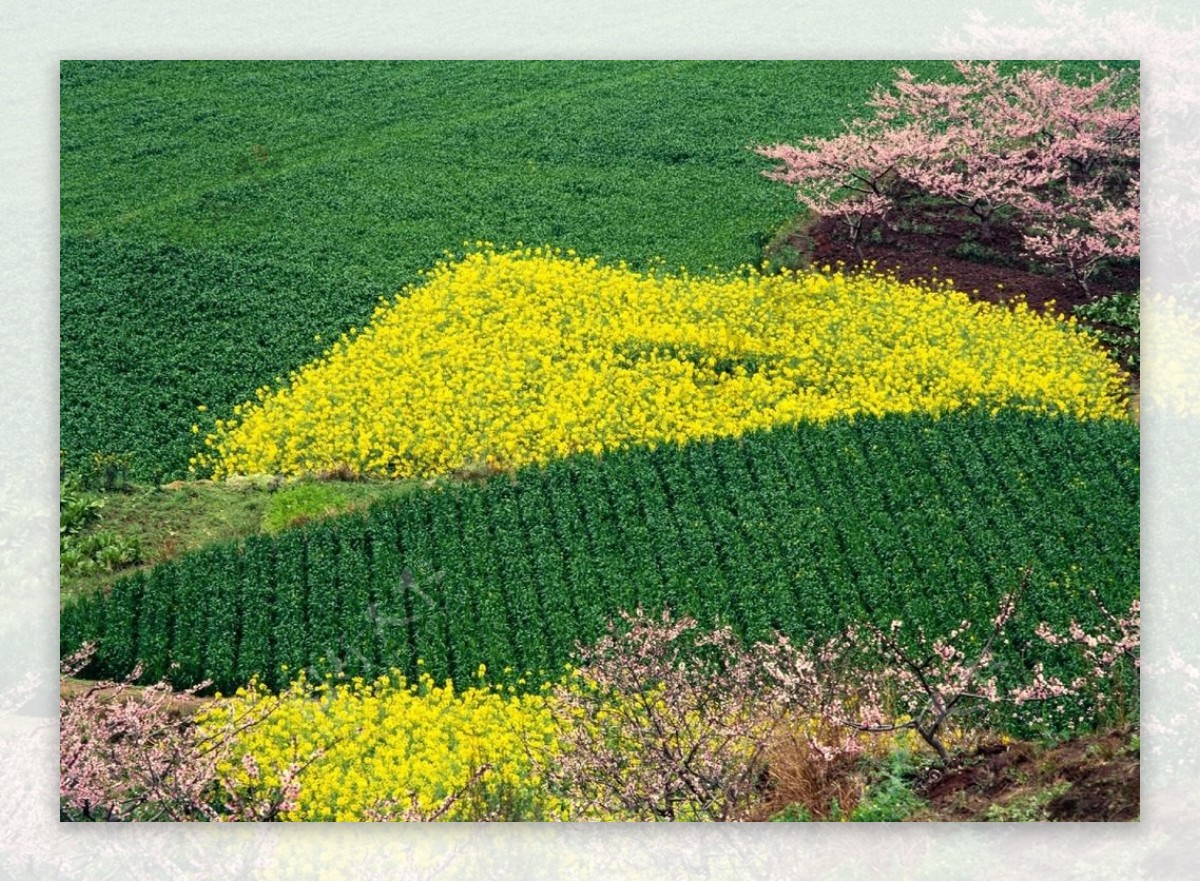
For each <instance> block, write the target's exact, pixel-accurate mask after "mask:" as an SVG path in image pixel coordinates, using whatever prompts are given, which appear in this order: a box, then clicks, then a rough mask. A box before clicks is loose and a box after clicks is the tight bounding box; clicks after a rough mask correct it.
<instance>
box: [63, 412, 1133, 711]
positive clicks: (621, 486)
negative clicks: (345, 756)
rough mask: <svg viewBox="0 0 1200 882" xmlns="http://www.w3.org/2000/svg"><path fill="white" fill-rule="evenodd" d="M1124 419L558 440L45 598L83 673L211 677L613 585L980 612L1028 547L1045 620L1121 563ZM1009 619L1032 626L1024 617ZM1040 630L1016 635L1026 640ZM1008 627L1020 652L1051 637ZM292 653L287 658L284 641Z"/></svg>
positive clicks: (563, 621) (586, 604) (484, 639)
mask: <svg viewBox="0 0 1200 882" xmlns="http://www.w3.org/2000/svg"><path fill="white" fill-rule="evenodd" d="M1138 486H1139V481H1138V435H1137V429H1136V426H1133V425H1131V424H1129V423H1126V422H1124V421H1120V422H1116V421H1092V422H1080V421H1075V420H1071V419H1067V418H1059V419H1045V418H1040V417H1035V416H1033V415H1030V414H1023V413H1020V412H1007V413H1000V414H996V415H992V414H989V413H987V412H966V413H954V414H948V415H944V416H942V417H940V418H932V417H918V416H907V417H895V416H893V417H884V418H869V419H868V418H862V419H858V420H855V421H846V420H843V421H838V422H834V423H831V424H828V425H824V426H815V425H799V426H796V427H789V428H782V429H777V430H774V431H769V432H760V433H754V434H750V435H747V436H744V437H742V438H739V439H721V440H717V441H713V442H698V443H692V444H687V445H665V446H661V447H659V448H657V449H655V450H648V449H631V450H627V451H621V452H619V453H616V454H611V455H606V456H603V457H591V456H586V455H585V456H578V457H574V458H571V459H568V460H564V461H560V462H556V463H552V464H550V465H549V466H547V467H544V468H540V467H534V468H528V469H524V470H520V471H517V472H515V473H501V474H499V475H494V476H493V477H492V478H491V479H490V480H488V481H486V482H485V483H484V485H483V486H476V485H463V484H451V483H448V482H446V483H443V484H441V485H438V486H435V487H433V488H431V489H429V490H426V491H423V492H416V493H412V494H410V495H408V496H405V497H402V498H400V499H398V500H395V501H387V502H383V503H380V504H377V505H375V506H373V507H372V508H370V509H369V510H367V511H366V512H356V513H352V514H350V515H346V516H342V517H338V518H331V519H327V520H318V521H315V522H312V523H310V524H308V525H306V526H304V527H302V528H300V529H292V530H286V531H283V532H281V533H279V534H277V535H274V536H270V535H263V536H257V537H251V538H249V539H247V540H246V541H245V542H244V543H241V544H235V543H225V544H220V545H215V546H212V547H209V548H206V549H203V550H201V551H199V552H196V553H193V554H190V555H186V556H184V557H182V558H179V559H177V560H174V561H170V562H168V563H166V564H163V565H160V566H158V567H157V568H155V569H154V570H153V571H151V572H149V573H137V574H135V575H133V576H131V577H129V578H125V579H122V580H119V581H118V582H116V583H115V584H114V585H113V586H112V588H111V590H109V591H106V592H96V593H93V594H90V595H87V596H85V597H82V598H81V599H79V600H78V601H76V602H73V603H68V604H67V605H66V606H65V607H64V608H63V610H62V618H61V638H62V650H63V653H64V654H66V653H69V652H71V651H74V650H75V649H77V648H78V647H79V646H80V645H81V644H82V643H84V642H85V641H89V640H97V641H99V650H98V652H97V654H96V656H95V659H94V661H93V665H92V667H91V668H90V669H89V673H90V674H92V675H96V676H104V677H121V676H124V675H125V674H127V673H128V672H129V670H131V669H132V668H133V666H134V664H135V662H139V661H140V662H141V663H143V664H144V666H145V669H146V672H147V674H148V675H150V676H152V677H155V678H157V677H162V676H169V677H170V678H171V680H172V682H174V683H175V684H176V685H180V686H187V685H191V684H194V683H196V682H198V681H200V680H202V679H210V680H212V681H214V683H215V684H216V686H217V687H218V688H220V689H223V690H230V689H233V688H236V686H238V685H240V684H244V683H246V682H248V681H249V679H250V678H251V677H252V676H255V675H257V676H259V677H260V678H262V679H263V680H264V681H265V682H266V683H268V684H269V685H271V686H273V687H276V688H278V687H281V686H283V685H284V684H285V683H286V682H288V680H289V679H290V678H291V677H292V676H294V675H295V672H296V671H298V670H301V669H305V668H309V669H314V670H318V671H319V670H337V671H341V672H343V673H345V674H346V675H348V676H354V675H363V676H372V675H375V674H377V673H379V672H380V671H384V670H387V669H389V668H391V667H396V668H399V669H401V670H404V671H405V672H406V673H407V674H408V675H409V676H410V677H415V676H416V675H417V674H418V673H420V672H428V673H429V674H431V675H432V676H433V677H434V678H435V679H437V680H441V679H443V678H445V677H453V678H455V679H456V680H459V681H463V680H465V679H469V678H470V677H471V676H473V673H474V672H475V670H476V669H477V667H478V665H479V664H481V663H482V664H486V665H487V666H488V668H489V669H491V670H494V671H499V670H502V669H504V668H511V669H514V670H516V671H523V670H531V671H538V670H554V669H557V668H558V667H559V666H560V665H561V664H563V663H564V662H565V661H567V660H568V659H569V658H570V657H571V654H572V652H573V651H574V649H575V646H576V642H577V641H579V640H583V641H589V640H592V639H594V638H595V637H597V636H598V635H599V633H600V632H601V629H602V627H603V623H604V622H605V621H606V620H607V619H608V618H609V617H610V616H612V615H613V613H614V611H615V610H617V609H631V608H633V607H634V606H637V605H643V606H645V607H647V608H657V607H662V606H664V605H671V606H673V607H675V608H677V609H679V610H681V611H684V612H687V613H689V614H693V615H696V616H697V617H699V619H700V620H701V621H704V622H709V623H711V622H715V621H718V620H725V621H729V622H731V623H732V624H733V626H734V628H735V629H736V631H737V633H738V634H739V635H741V636H743V637H745V638H747V639H758V638H761V637H763V636H765V635H767V634H769V633H771V632H773V631H774V630H779V631H782V632H784V633H789V634H793V635H796V636H803V635H820V634H829V633H832V632H833V631H836V630H838V629H840V628H842V627H844V626H845V625H847V624H848V623H850V622H853V621H858V620H862V619H864V618H866V619H869V620H872V621H876V622H885V621H890V620H892V619H894V618H901V619H904V620H906V621H911V622H914V623H920V624H921V625H923V626H925V627H927V628H929V629H931V630H935V631H936V630H943V629H949V628H950V627H952V625H953V624H954V623H955V622H957V621H959V620H960V619H964V618H971V619H979V618H980V617H982V616H984V615H986V613H987V610H988V609H989V608H990V607H991V606H992V605H993V604H994V603H995V600H996V598H997V597H998V596H999V594H1000V593H1001V592H1002V591H1004V590H1005V589H1006V588H1009V587H1011V582H1012V581H1013V579H1014V578H1015V574H1016V573H1017V572H1018V571H1020V570H1021V569H1022V568H1024V567H1025V566H1032V567H1033V575H1032V577H1031V585H1030V589H1029V599H1028V603H1029V604H1030V608H1031V610H1033V612H1034V613H1035V614H1036V615H1037V616H1039V617H1041V618H1043V619H1045V620H1046V621H1049V622H1051V623H1055V624H1062V623H1063V622H1064V621H1065V618H1066V617H1067V616H1068V615H1078V614H1080V613H1079V610H1080V609H1081V608H1082V607H1083V606H1086V604H1084V603H1083V599H1084V598H1085V596H1086V595H1085V593H1084V591H1085V586H1086V588H1087V589H1089V590H1091V589H1094V590H1096V591H1097V592H1099V596H1100V597H1101V598H1102V599H1103V600H1104V601H1105V602H1106V603H1109V604H1111V605H1115V606H1121V605H1124V604H1127V603H1128V602H1129V601H1130V600H1131V599H1132V598H1133V597H1135V596H1136V591H1137V584H1138V530H1139V517H1138ZM1027 636H1028V635H1027ZM1025 652H1034V653H1035V655H1034V656H1025V655H1023V653H1025ZM1037 652H1038V651H1036V650H1031V649H1030V648H1029V647H1028V646H1027V645H1026V644H1025V643H1021V642H1020V641H1014V642H1013V644H1011V645H1010V646H1009V647H1006V648H1005V649H1004V650H1002V651H1001V655H1002V656H1004V657H1005V658H1007V659H1008V661H1010V662H1011V663H1012V664H1013V666H1014V670H1018V669H1019V670H1026V669H1028V667H1029V664H1030V663H1031V661H1032V660H1034V659H1035V657H1036V658H1037V659H1040V660H1043V661H1046V662H1047V663H1049V664H1051V665H1054V664H1057V662H1056V660H1055V659H1054V658H1053V655H1054V653H1053V652H1049V653H1046V652H1041V654H1040V655H1038V654H1037ZM284 666H286V668H285V667H284Z"/></svg>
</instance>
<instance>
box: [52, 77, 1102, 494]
mask: <svg viewBox="0 0 1200 882" xmlns="http://www.w3.org/2000/svg"><path fill="white" fill-rule="evenodd" d="M895 66H896V64H895V63H891V62H825V61H815V62H662V61H654V62H486V63H480V62H311V61H305V62H224V61H222V62H110V61H105V62H64V63H63V64H62V68H61V114H60V116H61V123H60V133H61V232H62V239H61V258H60V260H61V289H60V291H61V315H60V334H61V362H60V368H61V385H60V393H61V405H60V406H61V411H60V413H61V418H60V426H61V446H62V447H63V449H64V451H65V456H66V461H67V463H68V464H69V465H71V466H73V467H77V468H83V467H85V466H86V465H87V463H88V462H89V458H90V456H91V455H92V454H94V453H98V452H99V453H116V454H124V455H129V456H131V458H132V467H133V473H134V475H136V476H137V477H140V478H142V479H163V478H168V479H169V478H173V477H182V476H183V475H184V473H185V470H186V466H187V461H188V457H189V455H190V454H192V453H194V452H195V449H196V444H195V439H194V438H193V437H192V436H191V435H190V433H189V427H190V425H191V424H192V422H193V421H194V420H195V417H196V407H197V406H198V405H201V404H204V405H206V406H208V407H209V408H210V409H211V413H212V414H213V415H214V416H217V417H224V416H227V415H228V414H229V412H230V411H231V409H232V407H233V406H234V405H235V404H236V403H238V402H240V401H243V400H245V399H246V398H248V397H250V396H251V395H252V393H253V391H254V390H255V389H256V388H258V387H259V386H261V385H263V384H266V383H272V382H274V381H275V380H276V379H277V378H279V377H282V376H286V375H287V373H288V372H289V371H291V370H293V369H295V368H297V367H299V366H300V365H301V364H303V363H305V362H307V361H308V360H310V359H311V358H313V357H314V356H316V355H317V354H318V353H319V352H320V351H322V349H323V348H324V344H321V343H318V342H316V341H315V340H314V336H315V335H321V336H322V337H324V338H325V339H329V338H331V337H336V336H337V335H338V334H340V333H342V332H343V331H345V330H346V329H347V328H349V327H351V326H353V325H356V324H357V325H361V324H362V323H363V321H364V320H365V319H366V318H367V317H368V316H369V315H370V312H371V310H372V308H373V307H374V304H375V301H376V300H377V298H379V297H380V296H386V295H390V294H391V293H393V292H395V291H398V290H399V289H400V288H402V287H403V286H404V285H406V284H408V283H410V282H413V281H414V280H415V279H416V278H417V274H418V273H419V272H420V271H422V270H425V269H428V268H429V267H430V266H431V265H432V264H433V263H434V262H435V261H436V260H437V259H438V258H439V257H440V256H441V255H442V254H443V252H444V251H445V250H447V249H451V250H453V249H457V248H459V247H460V246H461V244H462V243H463V242H464V241H468V240H471V241H473V240H476V239H486V240H491V241H494V242H497V243H498V244H512V243H515V242H517V241H524V242H527V243H538V244H541V243H546V244H552V245H555V246H559V247H563V248H575V249H577V250H578V251H579V252H580V253H583V254H600V255H603V256H605V257H606V258H609V259H614V260H615V259H621V260H625V261H627V262H628V263H629V264H630V266H631V267H633V268H635V269H637V268H642V267H645V266H647V265H648V264H649V263H650V262H651V261H652V260H653V259H655V258H661V259H662V260H664V261H665V262H666V264H667V266H676V265H681V264H682V265H687V266H688V267H690V268H703V267H706V266H709V265H712V266H717V267H722V268H730V267H733V266H736V265H738V264H741V263H745V262H750V263H756V262H757V261H758V260H759V258H760V256H761V249H762V246H763V244H764V243H765V242H766V241H767V240H768V239H769V238H770V237H771V235H772V233H773V232H774V231H775V229H776V228H777V227H779V226H781V225H782V224H784V223H786V222H787V221H788V220H789V218H790V217H791V215H792V213H793V211H794V201H793V199H792V197H791V194H790V193H789V192H788V190H787V189H786V188H783V187H779V186H778V185H774V184H772V183H771V182H769V181H767V180H765V179H763V178H762V177H761V175H760V174H759V172H760V171H761V170H762V169H763V168H765V167H767V165H768V163H767V162H766V161H764V160H763V159H762V158H761V157H758V156H756V155H754V154H753V153H752V152H751V151H750V150H748V149H747V147H748V146H749V145H751V144H753V143H763V142H771V141H778V140H781V139H792V140H794V139H797V138H799V137H802V136H807V135H814V136H823V135H828V134H830V133H832V132H834V131H835V130H837V128H838V127H839V125H840V123H841V121H842V120H844V119H849V118H851V117H853V116H855V115H859V114H861V112H862V111H863V107H864V102H865V101H866V100H867V99H868V98H869V96H870V94H871V91H872V89H873V88H874V87H875V86H876V84H878V83H881V82H887V81H889V80H890V79H891V77H892V74H893V70H894V68H895ZM908 66H909V67H911V68H912V69H913V70H914V71H915V72H916V73H918V74H920V75H922V76H949V75H950V74H951V73H952V70H951V68H950V66H949V64H948V63H944V62H915V63H909V65H908ZM1091 67H1092V68H1094V65H1093V66H1091ZM1066 69H1067V71H1068V72H1070V71H1072V70H1085V69H1089V68H1088V66H1084V65H1075V66H1068V67H1067V68H1066Z"/></svg>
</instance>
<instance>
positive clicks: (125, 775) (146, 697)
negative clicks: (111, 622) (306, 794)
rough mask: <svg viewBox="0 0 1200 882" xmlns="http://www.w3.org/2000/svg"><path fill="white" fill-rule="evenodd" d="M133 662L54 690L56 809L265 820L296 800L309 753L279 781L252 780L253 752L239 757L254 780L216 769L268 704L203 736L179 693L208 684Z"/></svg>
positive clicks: (74, 813) (112, 816)
mask: <svg viewBox="0 0 1200 882" xmlns="http://www.w3.org/2000/svg"><path fill="white" fill-rule="evenodd" d="M93 651H94V647H93V646H91V645H85V646H84V647H83V648H82V649H80V650H79V651H78V652H77V653H75V654H74V655H72V656H70V657H69V658H67V659H65V660H64V661H63V662H62V674H63V676H71V675H73V674H74V673H77V672H78V671H80V670H82V669H83V668H84V667H85V666H86V664H87V661H88V659H89V658H90V656H91V654H92V652H93ZM140 673H141V671H140V667H139V668H136V669H135V670H134V671H133V672H132V673H131V674H130V675H129V677H127V678H126V679H125V680H124V681H122V682H120V683H114V682H108V681H102V682H98V683H95V684H93V685H91V686H89V687H88V688H86V689H84V690H83V691H81V692H78V693H75V694H71V695H66V694H64V695H63V696H62V698H60V700H59V715H60V720H59V725H60V738H59V745H60V746H59V771H60V780H59V788H60V802H61V806H62V815H63V817H64V818H65V819H68V820H86V821H126V820H129V821H132V820H148V821H216V820H246V821H269V820H274V819H276V818H277V817H278V816H279V814H280V813H281V812H285V811H288V810H289V809H290V808H292V807H294V804H295V800H296V797H297V795H298V793H299V786H300V785H299V776H300V772H301V770H302V769H303V767H304V766H305V765H307V764H308V763H309V762H311V761H312V759H313V758H312V757H310V758H307V759H306V760H305V761H303V762H300V761H298V762H295V763H293V764H292V765H290V766H289V767H288V768H286V769H284V770H283V771H282V774H281V776H280V777H281V781H282V784H281V786H280V787H278V788H276V789H273V790H269V791H268V790H267V789H265V788H260V787H256V786H254V785H255V783H256V782H258V781H259V780H260V779H261V774H260V772H259V769H258V765H257V763H256V761H255V759H254V757H253V756H252V755H250V754H246V755H244V756H243V757H242V761H241V765H242V768H243V770H244V771H245V773H246V775H247V778H248V780H249V781H250V782H251V786H250V787H245V786H243V785H239V784H236V783H235V782H234V781H233V780H232V779H231V778H229V777H228V776H227V775H224V774H222V772H221V771H220V769H221V768H222V766H223V765H224V764H225V763H226V761H228V760H229V759H230V757H231V756H232V753H233V751H232V747H233V742H234V740H235V739H236V737H237V736H238V735H239V734H240V733H242V732H243V731H245V730H246V729H248V728H250V727H252V726H254V725H257V724H258V723H260V722H262V720H264V719H266V717H267V716H268V715H269V714H270V713H272V712H273V711H274V709H275V706H274V705H273V704H268V705H267V706H265V707H263V708H261V709H258V710H255V711H254V712H253V713H250V714H247V715H244V716H243V717H241V718H238V719H236V720H233V721H231V723H230V724H229V726H227V727H226V728H225V729H224V730H223V731H221V732H219V733H215V734H214V735H211V736H209V737H205V738H201V737H200V735H199V733H198V731H197V728H196V726H195V724H194V723H193V721H192V720H191V719H190V716H189V714H188V713H187V712H186V711H182V712H181V709H180V707H179V705H180V700H181V699H183V700H184V701H185V702H186V700H187V699H192V698H194V697H195V695H196V693H197V692H199V691H200V690H202V689H203V688H205V686H206V685H207V684H203V683H201V684H198V685H196V686H194V687H192V688H191V689H188V690H185V691H183V692H175V691H174V690H172V688H171V687H170V685H169V684H168V683H167V682H166V681H165V680H164V681H161V682H159V683H155V684H153V685H150V686H146V687H136V686H135V685H134V684H135V683H136V682H137V679H138V677H139V676H140Z"/></svg>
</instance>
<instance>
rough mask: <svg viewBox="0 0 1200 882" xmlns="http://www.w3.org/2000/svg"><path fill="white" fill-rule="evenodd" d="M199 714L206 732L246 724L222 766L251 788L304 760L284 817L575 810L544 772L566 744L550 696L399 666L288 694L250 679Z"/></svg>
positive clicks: (500, 815)
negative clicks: (409, 672) (557, 795)
mask: <svg viewBox="0 0 1200 882" xmlns="http://www.w3.org/2000/svg"><path fill="white" fill-rule="evenodd" d="M480 676H481V678H482V676H483V670H482V669H481V671H480ZM272 708H273V709H272ZM268 710H270V711H271V712H270V714H269V715H268V716H266V717H265V719H264V720H262V722H257V723H255V724H254V725H249V726H247V725H244V724H243V722H244V721H249V720H255V719H258V718H259V717H261V716H262V715H263V714H264V713H266V711H268ZM198 721H199V723H200V725H201V727H202V731H203V732H204V733H206V735H207V737H212V738H216V737H218V736H219V735H220V734H221V733H225V732H237V733H238V734H237V735H236V736H235V746H234V750H233V752H232V757H231V759H230V761H228V762H225V763H224V764H223V765H222V766H221V768H220V769H218V771H219V772H220V773H221V774H222V776H223V777H224V778H226V779H227V780H229V781H231V782H233V784H232V786H234V787H236V788H237V789H238V790H239V791H241V792H242V794H243V795H250V796H256V797H261V796H262V795H264V794H270V793H271V792H272V791H277V790H278V789H279V788H280V787H281V783H282V780H283V776H284V774H285V771H286V770H287V769H288V767H289V766H291V765H293V764H296V765H298V766H299V769H300V771H299V775H298V779H297V780H298V782H299V785H300V787H299V795H298V797H297V798H296V801H295V805H294V806H292V807H291V808H290V810H288V811H285V812H283V813H282V815H281V817H282V818H283V820H290V821H355V820H370V819H373V818H385V819H413V820H426V819H437V820H487V819H500V820H505V819H522V820H536V819H546V820H558V819H562V818H563V817H564V815H565V812H566V807H565V805H564V804H562V803H561V802H559V801H557V800H556V799H554V798H553V797H551V796H550V795H549V794H548V793H547V792H546V788H545V787H544V786H543V783H542V781H541V778H540V775H539V773H538V767H539V766H540V765H542V764H543V763H544V762H545V760H546V757H547V756H549V755H551V752H552V751H553V750H554V749H555V738H554V734H553V733H554V729H553V720H552V718H551V716H550V713H549V711H548V709H547V706H546V701H545V699H544V697H543V696H542V695H541V694H536V693H534V694H515V693H511V692H506V691H503V690H502V689H501V688H500V687H495V686H485V685H481V686H472V687H469V688H467V689H465V690H462V691H456V690H455V688H454V685H453V683H449V682H448V683H447V684H446V685H444V686H437V685H435V684H434V683H433V681H432V679H431V678H430V677H429V675H427V674H426V675H423V676H422V677H421V678H420V679H419V681H418V682H416V683H408V682H406V681H405V679H404V677H403V675H401V674H399V673H398V672H395V671H393V672H392V674H391V675H389V676H383V677H380V678H379V679H378V680H376V681H374V682H373V683H366V682H364V681H363V680H362V679H361V678H354V679H352V680H349V681H346V682H325V683H320V684H316V685H314V684H313V683H311V682H310V681H308V680H307V679H306V678H305V677H304V676H303V675H301V676H300V677H299V678H298V679H297V680H296V682H295V683H293V684H292V686H291V687H290V688H289V689H288V690H287V691H286V692H284V693H283V694H281V695H280V696H278V697H276V696H273V695H271V693H270V692H268V691H266V690H265V689H263V688H261V687H260V686H259V685H258V684H257V683H251V684H250V685H249V686H248V687H244V688H242V689H239V690H238V691H237V693H236V694H235V695H234V696H231V697H227V698H222V699H218V700H217V701H216V702H214V703H213V704H212V705H210V707H209V708H208V709H206V710H205V711H204V712H203V713H202V714H201V715H200V716H199V717H198ZM247 755H249V756H250V757H251V758H252V762H249V763H247V762H246V761H245V757H246V756H247ZM306 763H307V765H306ZM247 766H249V768H250V769H253V770H254V772H253V774H252V773H251V772H250V771H249V770H248V768H247ZM481 770H482V773H481ZM443 809H444V811H443Z"/></svg>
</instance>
